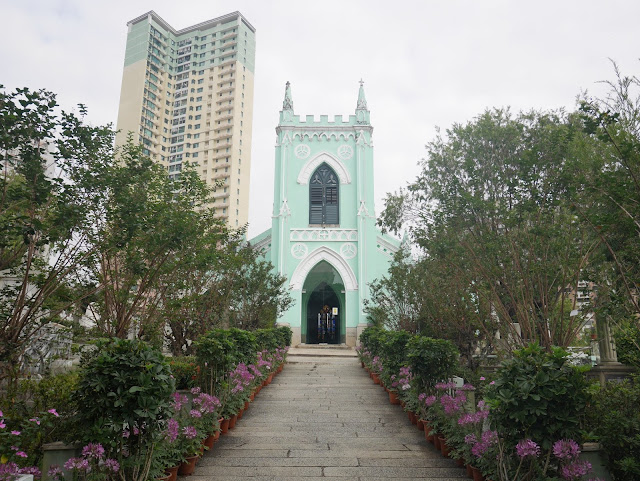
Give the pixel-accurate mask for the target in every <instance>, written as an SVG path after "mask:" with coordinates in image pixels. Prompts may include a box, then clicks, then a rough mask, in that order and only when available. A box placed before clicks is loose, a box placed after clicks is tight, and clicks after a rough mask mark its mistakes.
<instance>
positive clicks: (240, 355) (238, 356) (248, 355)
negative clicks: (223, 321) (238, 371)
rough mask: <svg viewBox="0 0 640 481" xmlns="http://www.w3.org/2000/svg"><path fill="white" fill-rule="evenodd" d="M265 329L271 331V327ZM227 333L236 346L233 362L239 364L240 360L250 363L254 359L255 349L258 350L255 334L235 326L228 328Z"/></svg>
mask: <svg viewBox="0 0 640 481" xmlns="http://www.w3.org/2000/svg"><path fill="white" fill-rule="evenodd" d="M267 330H270V331H273V330H272V329H267ZM228 333H229V336H231V338H232V339H233V342H234V344H235V346H236V350H235V359H234V361H233V364H239V363H241V362H243V363H245V364H251V363H252V362H253V361H254V360H255V358H256V351H257V350H258V344H257V340H256V334H254V333H253V332H250V331H245V330H243V329H237V328H235V327H232V328H231V329H229V331H228ZM274 350H275V348H274Z"/></svg>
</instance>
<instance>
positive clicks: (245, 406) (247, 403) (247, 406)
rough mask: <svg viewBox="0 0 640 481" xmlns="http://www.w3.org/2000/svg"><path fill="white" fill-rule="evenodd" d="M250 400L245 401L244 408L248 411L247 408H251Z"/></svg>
mask: <svg viewBox="0 0 640 481" xmlns="http://www.w3.org/2000/svg"><path fill="white" fill-rule="evenodd" d="M249 404H250V403H249V401H245V403H244V410H245V411H246V410H247V409H249Z"/></svg>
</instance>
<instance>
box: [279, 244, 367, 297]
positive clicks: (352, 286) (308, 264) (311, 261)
mask: <svg viewBox="0 0 640 481" xmlns="http://www.w3.org/2000/svg"><path fill="white" fill-rule="evenodd" d="M320 261H326V262H328V263H329V264H331V266H332V267H333V268H334V269H335V270H336V271H338V274H340V277H342V282H344V287H345V289H346V290H348V291H355V290H357V289H358V280H357V279H356V275H355V274H354V272H353V270H352V269H351V267H350V266H349V264H347V261H345V260H344V259H343V258H342V257H341V256H340V255H339V254H338V253H337V252H335V251H334V250H331V249H329V248H328V247H326V246H322V247H318V248H317V249H316V250H314V251H313V252H312V253H311V254H309V255H308V256H307V257H305V258H304V259H303V260H302V261H301V262H300V264H298V267H296V270H295V271H293V275H292V276H291V287H292V288H293V289H294V290H300V289H302V286H303V285H304V281H305V279H306V278H307V275H308V274H309V272H310V271H311V269H313V268H314V267H315V265H316V264H317V263H318V262H320Z"/></svg>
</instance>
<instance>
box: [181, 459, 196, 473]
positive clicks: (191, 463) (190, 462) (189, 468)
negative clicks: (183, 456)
mask: <svg viewBox="0 0 640 481" xmlns="http://www.w3.org/2000/svg"><path fill="white" fill-rule="evenodd" d="M197 460H198V456H189V457H188V458H187V460H186V461H185V462H184V463H181V464H180V468H179V469H178V474H179V475H180V476H190V475H192V474H193V472H194V471H195V469H196V461H197Z"/></svg>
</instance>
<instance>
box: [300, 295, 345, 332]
mask: <svg viewBox="0 0 640 481" xmlns="http://www.w3.org/2000/svg"><path fill="white" fill-rule="evenodd" d="M334 308H337V310H338V315H333V312H334V311H333V310H334ZM341 311H342V309H340V301H339V300H338V296H337V295H336V293H335V291H334V290H333V289H332V288H331V286H329V285H328V284H327V283H326V282H321V283H320V284H319V285H318V286H317V287H316V288H315V289H314V290H313V292H312V293H311V295H310V296H309V302H308V303H307V339H306V342H307V344H319V343H325V342H326V343H328V344H339V343H340V317H339V316H340V314H339V313H340V312H341Z"/></svg>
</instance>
